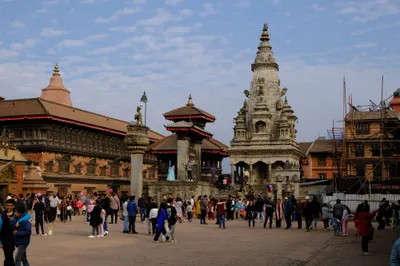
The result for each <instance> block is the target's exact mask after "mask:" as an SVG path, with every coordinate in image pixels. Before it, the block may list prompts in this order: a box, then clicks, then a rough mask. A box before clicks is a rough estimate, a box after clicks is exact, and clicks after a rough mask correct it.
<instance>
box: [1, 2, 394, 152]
mask: <svg viewBox="0 0 400 266" xmlns="http://www.w3.org/2000/svg"><path fill="white" fill-rule="evenodd" d="M263 23H268V24H269V32H270V36H271V44H272V46H273V50H274V52H275V55H276V58H277V62H278V64H279V65H280V72H279V75H280V78H281V84H282V86H283V87H287V88H288V94H287V96H288V100H289V104H290V105H291V106H292V107H293V109H294V111H295V113H296V115H297V116H298V118H299V123H298V124H297V129H298V141H311V140H314V139H315V138H317V137H318V135H326V130H327V129H328V128H330V127H331V126H332V120H341V115H342V79H343V77H344V76H346V79H347V89H348V93H351V94H352V95H353V103H354V104H355V105H359V104H367V103H368V100H369V99H372V100H373V101H375V102H378V101H379V98H380V79H381V75H385V84H384V87H385V95H388V96H389V95H390V94H391V93H392V92H393V91H394V90H395V89H396V88H398V87H400V75H399V73H400V53H399V52H400V49H399V46H398V43H400V31H399V29H400V1H399V0H355V1H341V0H337V1H316V0H313V1H311V0H302V1H298V0H291V1H289V0H218V1H201V0H197V1H192V0H190V1H189V0H151V1H150V0H131V1H123V0H120V1H116V0H108V1H107V0H44V1H40V0H35V1H25V0H0V94H1V95H3V96H5V97H6V98H8V99H10V98H27V97H38V96H39V95H40V92H41V89H42V88H44V87H46V86H47V84H48V81H49V78H50V76H51V73H52V68H53V65H54V64H55V63H59V65H60V69H61V73H62V77H63V80H64V85H65V86H66V87H67V88H68V89H69V90H70V91H71V97H72V101H73V105H75V106H76V107H79V108H83V109H86V110H90V111H93V112H98V113H101V114H105V115H108V116H112V117H115V118H120V119H124V120H131V118H132V117H133V114H134V111H135V108H136V105H137V104H138V103H139V100H140V96H141V94H142V92H143V90H144V89H146V91H147V94H148V98H149V104H148V114H147V116H148V119H147V121H148V124H149V126H150V127H151V128H152V129H154V130H156V131H159V132H161V133H163V134H167V132H165V130H164V127H163V125H164V124H166V122H165V121H164V119H163V116H162V113H164V112H166V111H168V110H170V109H173V108H175V107H179V106H182V105H184V104H185V103H186V101H187V97H188V95H189V94H190V93H191V94H192V96H193V100H194V103H195V104H196V105H197V106H198V107H200V108H202V109H204V110H206V111H208V112H210V113H213V114H214V115H215V116H216V117H217V121H216V122H215V124H213V125H210V126H209V127H208V130H209V131H211V132H213V133H215V137H216V138H217V139H219V140H221V141H223V142H224V143H226V144H229V141H230V139H231V138H232V136H233V131H232V127H233V122H232V118H233V117H234V116H236V114H237V111H238V110H239V109H240V107H241V104H242V103H243V100H244V95H243V91H244V90H245V89H249V85H250V80H251V70H250V64H251V63H252V61H253V60H254V57H255V54H256V51H257V46H258V44H259V37H260V34H261V30H262V26H263Z"/></svg>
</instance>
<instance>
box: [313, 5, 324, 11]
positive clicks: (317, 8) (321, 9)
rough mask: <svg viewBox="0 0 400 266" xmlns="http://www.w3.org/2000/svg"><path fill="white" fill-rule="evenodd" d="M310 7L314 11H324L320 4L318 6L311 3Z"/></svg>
mask: <svg viewBox="0 0 400 266" xmlns="http://www.w3.org/2000/svg"><path fill="white" fill-rule="evenodd" d="M311 9H312V10H314V11H316V12H321V11H325V8H323V7H322V6H320V5H319V4H312V5H311Z"/></svg>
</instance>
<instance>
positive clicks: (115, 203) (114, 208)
mask: <svg viewBox="0 0 400 266" xmlns="http://www.w3.org/2000/svg"><path fill="white" fill-rule="evenodd" d="M120 206H121V202H120V201H119V198H118V196H117V195H116V194H115V192H112V193H111V196H110V215H111V223H110V224H113V223H114V220H115V224H117V222H118V211H119V208H120ZM106 211H107V210H106Z"/></svg>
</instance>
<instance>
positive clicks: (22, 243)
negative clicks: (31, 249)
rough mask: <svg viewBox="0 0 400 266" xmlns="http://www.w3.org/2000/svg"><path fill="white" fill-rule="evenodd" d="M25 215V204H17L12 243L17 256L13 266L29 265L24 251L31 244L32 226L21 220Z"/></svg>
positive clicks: (27, 221)
mask: <svg viewBox="0 0 400 266" xmlns="http://www.w3.org/2000/svg"><path fill="white" fill-rule="evenodd" d="M25 215H26V205H25V203H23V202H22V203H17V204H16V206H15V218H16V219H15V222H16V223H15V227H14V231H13V234H14V241H15V246H16V247H17V254H16V255H15V266H21V262H22V263H23V265H24V266H25V265H29V262H28V258H27V256H26V249H27V248H28V245H29V243H30V242H31V233H32V225H31V223H30V222H29V220H25V219H22V218H23V217H24V216H25Z"/></svg>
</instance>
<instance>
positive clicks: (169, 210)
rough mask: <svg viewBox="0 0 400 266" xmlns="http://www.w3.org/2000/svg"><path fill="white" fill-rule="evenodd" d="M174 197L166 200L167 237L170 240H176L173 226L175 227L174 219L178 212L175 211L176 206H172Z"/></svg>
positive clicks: (175, 219)
mask: <svg viewBox="0 0 400 266" xmlns="http://www.w3.org/2000/svg"><path fill="white" fill-rule="evenodd" d="M174 203H175V199H174V198H169V199H168V200H167V204H168V206H167V208H166V211H167V220H168V228H169V237H170V239H171V242H176V240H175V227H176V221H177V220H178V214H177V211H176V208H175V206H174Z"/></svg>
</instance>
